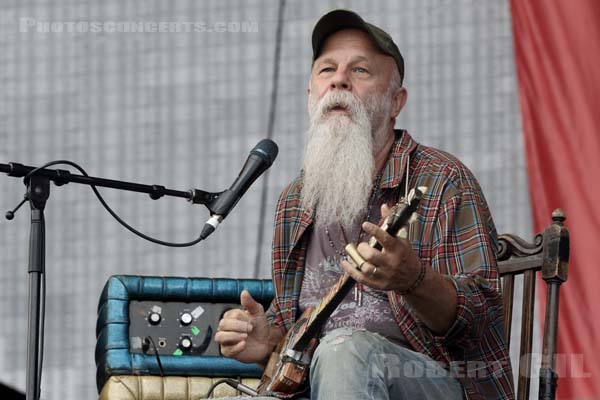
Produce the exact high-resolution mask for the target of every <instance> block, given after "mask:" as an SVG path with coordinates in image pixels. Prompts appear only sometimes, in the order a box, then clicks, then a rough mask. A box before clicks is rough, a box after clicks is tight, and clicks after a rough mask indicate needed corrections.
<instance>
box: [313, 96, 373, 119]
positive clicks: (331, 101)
mask: <svg viewBox="0 0 600 400" xmlns="http://www.w3.org/2000/svg"><path fill="white" fill-rule="evenodd" d="M362 107H363V104H362V102H361V101H360V99H359V98H358V97H356V96H355V95H353V94H352V93H350V92H344V91H331V92H328V93H327V94H326V95H325V96H323V98H322V99H321V100H320V101H318V102H317V103H316V104H315V106H314V108H313V110H312V111H313V112H312V114H313V116H314V117H315V118H316V119H320V118H321V117H323V116H325V114H327V113H328V112H330V111H333V110H346V111H348V112H349V113H350V116H351V117H352V116H356V115H357V114H358V113H359V112H360V110H361V108H362Z"/></svg>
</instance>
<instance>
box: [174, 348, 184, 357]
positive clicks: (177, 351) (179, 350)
mask: <svg viewBox="0 0 600 400" xmlns="http://www.w3.org/2000/svg"><path fill="white" fill-rule="evenodd" d="M182 354H183V351H181V349H177V350H175V351H174V352H173V355H174V356H180V355H182Z"/></svg>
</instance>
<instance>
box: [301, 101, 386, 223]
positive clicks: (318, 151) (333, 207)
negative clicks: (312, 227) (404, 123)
mask: <svg viewBox="0 0 600 400" xmlns="http://www.w3.org/2000/svg"><path fill="white" fill-rule="evenodd" d="M366 103H367V104H366V105H364V104H363V103H362V102H361V101H360V100H359V99H358V98H357V97H355V96H354V95H352V94H350V93H349V92H346V91H339V90H335V91H331V92H329V93H327V94H326V95H325V96H324V97H323V98H322V99H321V100H320V101H318V102H317V101H316V99H314V98H313V97H312V95H311V97H310V98H309V115H310V128H309V130H308V142H307V145H306V150H305V154H304V162H303V170H304V177H303V186H302V193H301V201H302V204H303V206H305V207H310V208H314V209H315V211H316V221H315V222H316V224H317V225H329V224H332V223H334V222H339V223H340V224H341V226H342V227H343V228H344V229H346V230H350V229H351V228H352V226H353V224H354V223H356V222H358V221H356V219H357V218H358V217H359V216H360V215H361V213H362V212H363V211H364V210H365V209H366V208H367V206H368V202H369V197H370V195H371V190H372V186H373V181H372V180H373V176H374V175H375V160H374V157H373V154H375V151H378V150H379V149H380V147H381V146H383V145H384V144H385V139H386V137H387V130H386V129H387V124H385V123H384V122H385V118H386V117H387V116H389V110H390V108H391V102H390V99H389V96H388V95H385V96H381V95H379V96H376V95H374V96H371V97H369V98H367V100H366ZM335 106H341V107H343V108H345V109H346V110H347V112H348V114H342V113H328V112H329V111H330V110H331V109H332V108H333V107H335ZM374 147H375V148H374ZM374 150H375V151H374Z"/></svg>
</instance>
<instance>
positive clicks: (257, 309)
mask: <svg viewBox="0 0 600 400" xmlns="http://www.w3.org/2000/svg"><path fill="white" fill-rule="evenodd" d="M240 303H241V304H242V307H244V309H246V310H248V312H249V313H250V315H258V314H262V313H263V312H264V309H263V306H262V305H261V304H260V303H257V302H256V301H255V300H254V299H253V298H252V296H251V295H250V292H248V291H247V290H242V294H241V295H240Z"/></svg>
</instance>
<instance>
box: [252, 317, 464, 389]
mask: <svg viewBox="0 0 600 400" xmlns="http://www.w3.org/2000/svg"><path fill="white" fill-rule="evenodd" d="M310 388H311V392H310V397H311V399H312V400H350V399H361V400H363V399H365V400H366V399H373V400H381V399H393V400H399V399H411V400H412V399H450V400H455V399H456V400H458V399H462V398H463V389H462V386H461V384H460V383H459V382H458V381H457V380H456V379H455V378H453V377H451V376H449V373H448V371H446V370H445V369H443V368H442V367H441V366H439V364H438V363H437V362H435V361H434V360H432V359H431V358H429V357H427V356H425V355H424V354H421V353H417V352H415V351H412V350H409V349H407V348H406V347H402V346H399V345H396V344H394V343H392V342H390V341H389V340H387V339H386V338H384V337H383V336H380V335H377V334H375V333H372V332H369V331H366V330H359V329H352V328H340V329H336V330H334V331H331V332H330V333H329V334H327V335H326V336H325V337H323V338H322V339H321V342H320V343H319V346H318V347H317V349H316V351H315V354H314V356H313V360H312V363H311V369H310ZM255 399H273V397H255Z"/></svg>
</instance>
